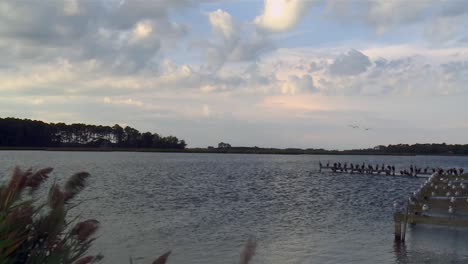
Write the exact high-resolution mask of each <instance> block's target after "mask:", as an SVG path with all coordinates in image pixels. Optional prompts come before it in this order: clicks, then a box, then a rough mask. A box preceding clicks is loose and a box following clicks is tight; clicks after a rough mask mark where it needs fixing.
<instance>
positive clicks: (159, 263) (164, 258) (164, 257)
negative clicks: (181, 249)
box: [153, 251, 171, 264]
mask: <svg viewBox="0 0 468 264" xmlns="http://www.w3.org/2000/svg"><path fill="white" fill-rule="evenodd" d="M170 254H171V251H168V252H166V253H164V254H162V255H161V256H159V258H157V259H156V260H155V261H153V264H166V261H167V258H169V255H170Z"/></svg>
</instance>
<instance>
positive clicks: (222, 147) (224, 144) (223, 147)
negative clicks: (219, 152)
mask: <svg viewBox="0 0 468 264" xmlns="http://www.w3.org/2000/svg"><path fill="white" fill-rule="evenodd" d="M218 148H219V149H228V148H231V144H229V143H224V142H220V143H219V144H218Z"/></svg>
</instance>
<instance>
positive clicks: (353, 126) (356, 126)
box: [348, 125, 359, 128]
mask: <svg viewBox="0 0 468 264" xmlns="http://www.w3.org/2000/svg"><path fill="white" fill-rule="evenodd" d="M348 126H349V127H352V128H359V126H358V125H348Z"/></svg>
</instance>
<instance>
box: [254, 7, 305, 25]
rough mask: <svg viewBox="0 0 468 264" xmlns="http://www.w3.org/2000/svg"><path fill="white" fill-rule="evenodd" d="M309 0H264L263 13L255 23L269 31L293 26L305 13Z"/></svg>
mask: <svg viewBox="0 0 468 264" xmlns="http://www.w3.org/2000/svg"><path fill="white" fill-rule="evenodd" d="M310 5H311V1H309V0H265V4H264V9H263V13H262V14H261V15H260V16H258V17H256V18H255V24H257V25H258V26H260V27H262V28H264V29H267V30H270V31H286V30H289V29H291V28H292V27H294V26H295V25H296V24H297V23H298V21H299V20H300V18H301V17H302V16H303V15H304V14H306V12H307V11H308V10H309V7H310Z"/></svg>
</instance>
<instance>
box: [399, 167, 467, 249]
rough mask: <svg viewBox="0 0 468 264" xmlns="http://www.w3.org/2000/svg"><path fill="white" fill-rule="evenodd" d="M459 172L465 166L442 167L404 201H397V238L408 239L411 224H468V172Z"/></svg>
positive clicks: (459, 225)
mask: <svg viewBox="0 0 468 264" xmlns="http://www.w3.org/2000/svg"><path fill="white" fill-rule="evenodd" d="M459 172H463V170H460V169H458V170H456V169H451V170H448V171H443V170H440V171H439V172H436V173H434V174H432V175H431V176H430V177H429V178H428V179H427V180H426V181H425V182H424V183H423V184H421V186H420V188H419V189H418V190H416V191H415V192H413V193H412V194H411V196H410V197H409V198H408V200H407V201H406V202H405V203H404V204H399V203H397V202H395V203H394V207H395V214H394V220H395V239H396V240H397V241H404V239H405V233H406V225H407V224H411V225H415V224H433V225H446V226H457V227H468V174H460V173H459Z"/></svg>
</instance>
